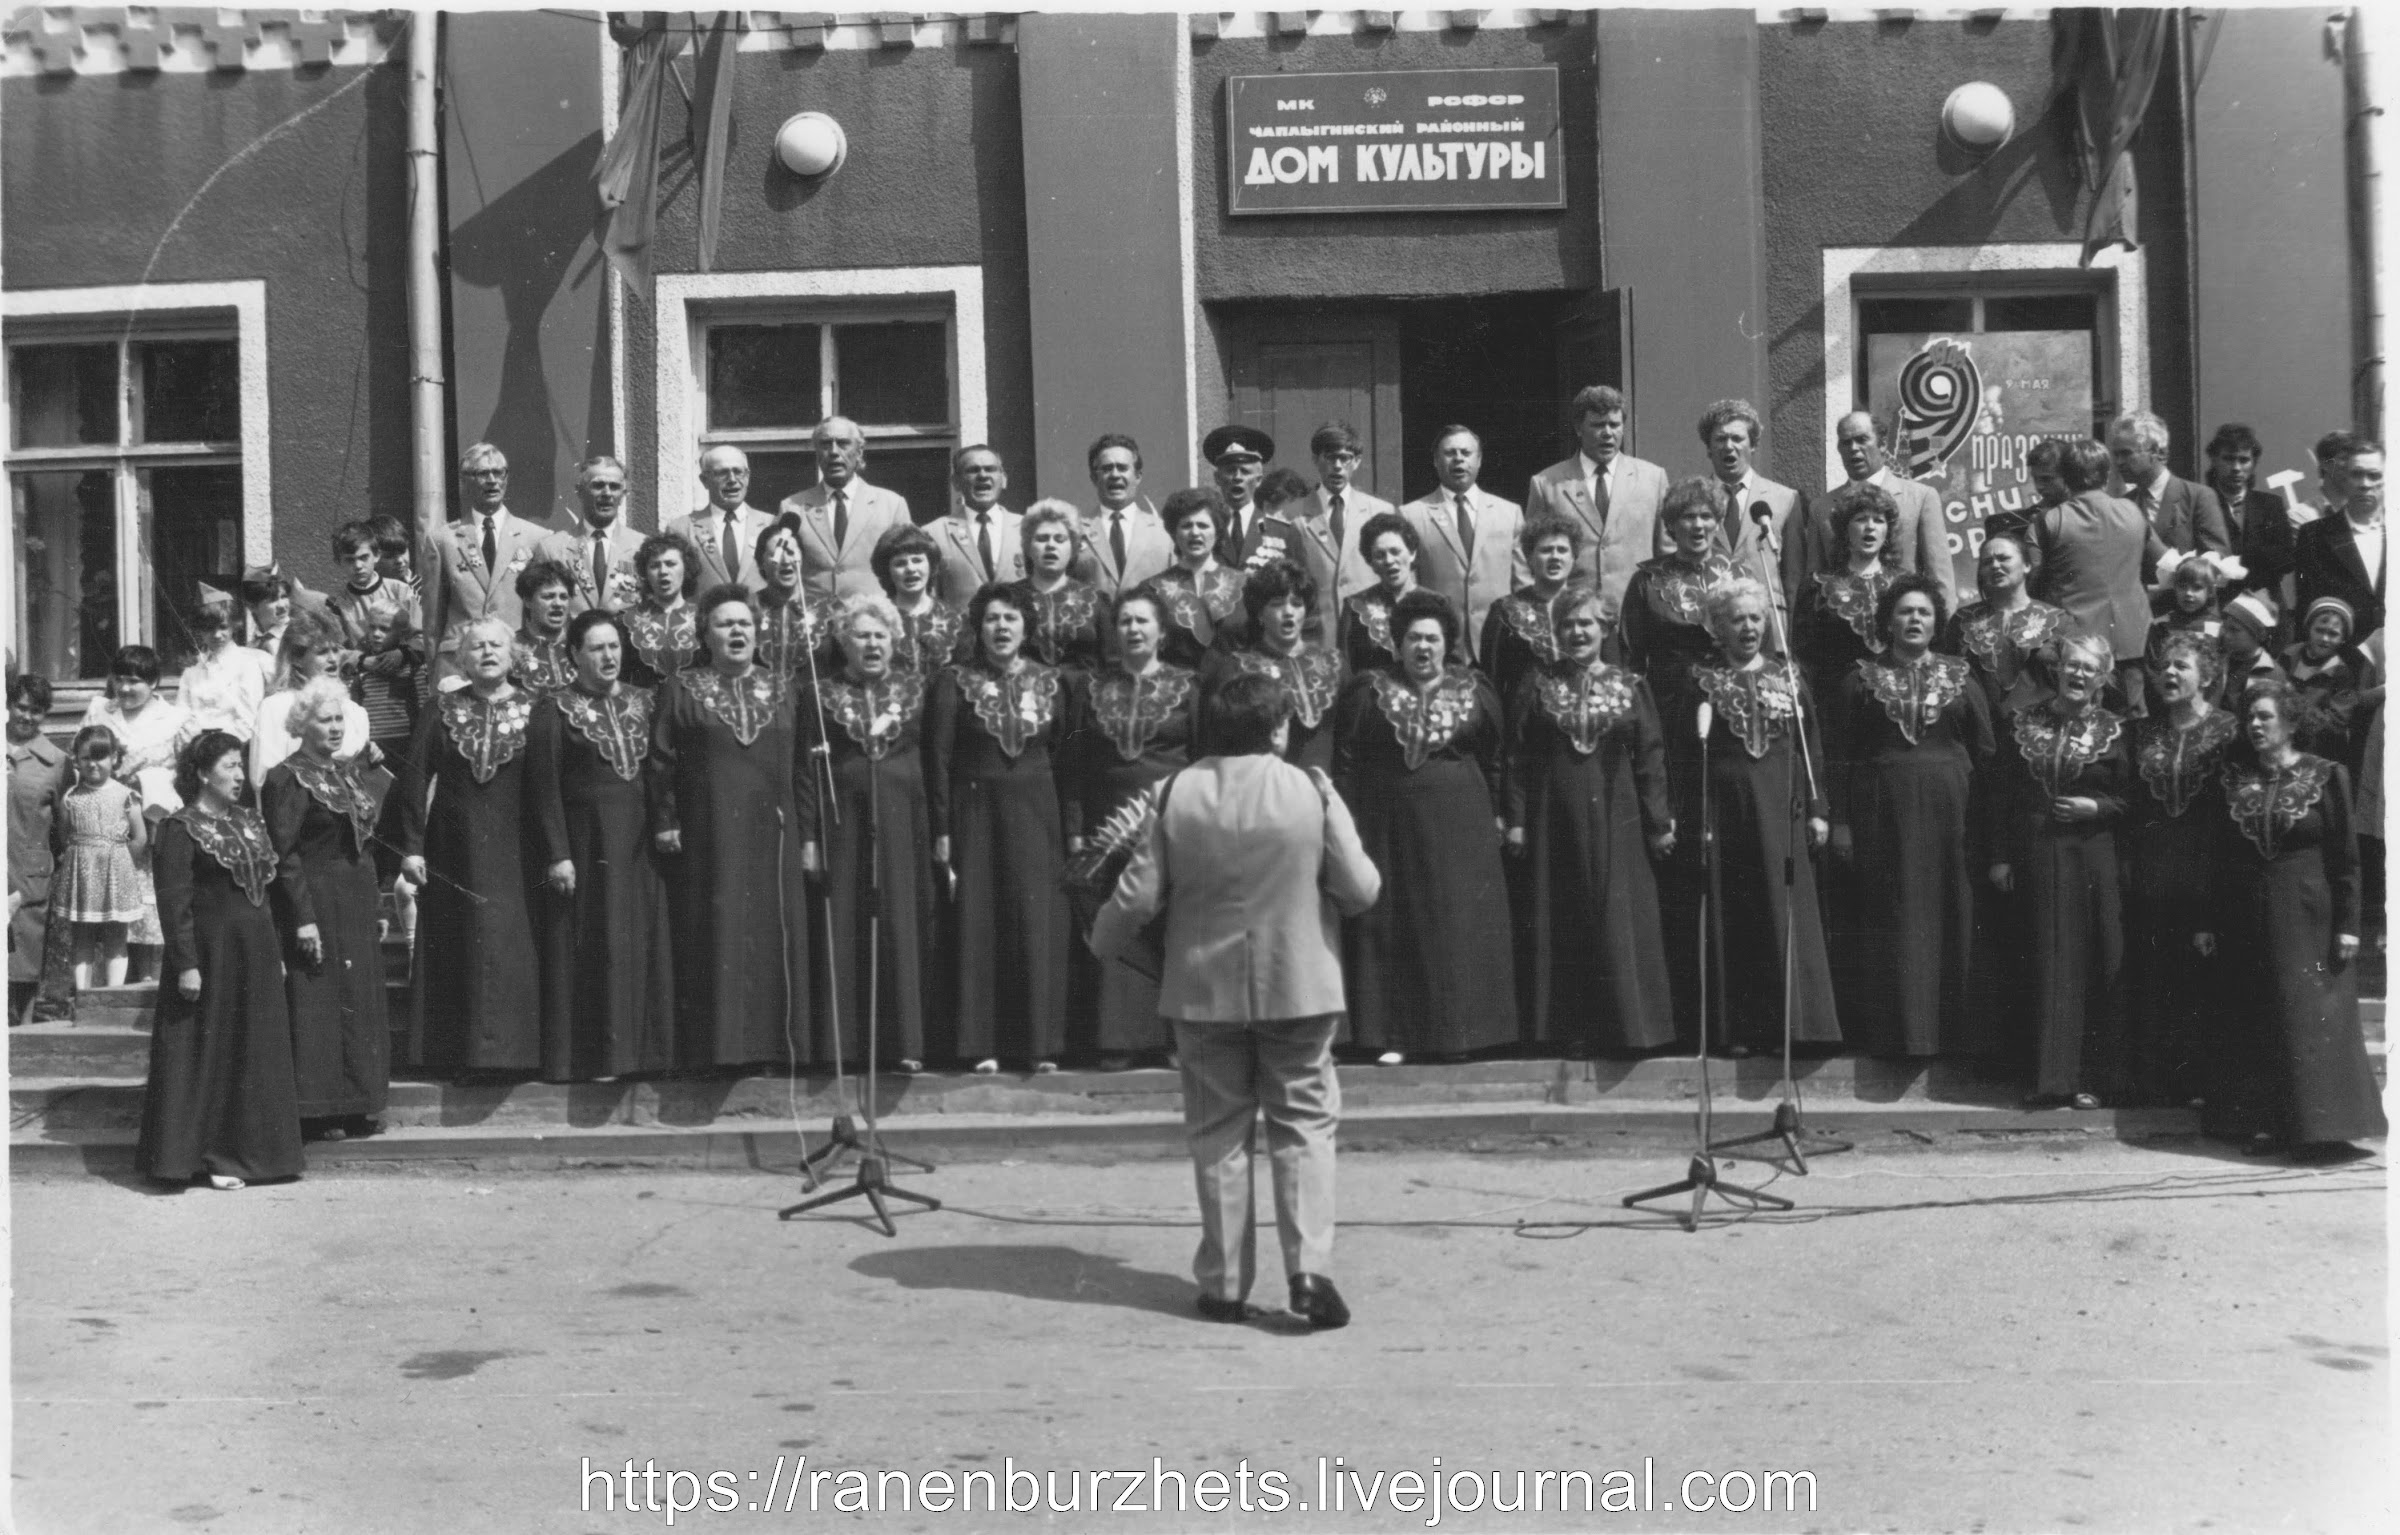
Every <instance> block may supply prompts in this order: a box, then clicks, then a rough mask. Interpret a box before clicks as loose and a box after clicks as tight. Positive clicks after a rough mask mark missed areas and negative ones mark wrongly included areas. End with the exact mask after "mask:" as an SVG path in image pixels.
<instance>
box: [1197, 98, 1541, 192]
mask: <svg viewBox="0 0 2400 1535" xmlns="http://www.w3.org/2000/svg"><path fill="white" fill-rule="evenodd" d="M1225 135H1226V177H1225V184H1226V187H1227V188H1228V190H1229V191H1230V193H1231V210H1232V211H1233V212H1235V213H1419V212H1439V211H1444V210H1460V209H1479V208H1480V209H1497V208H1563V207H1565V206H1566V202H1567V194H1566V176H1565V174H1564V171H1565V168H1564V167H1563V166H1561V165H1560V164H1559V158H1560V156H1559V124H1558V71H1557V69H1556V68H1554V67H1550V66H1547V65H1545V66H1542V67H1540V68H1534V69H1401V70H1372V71H1361V72H1358V73H1354V74H1329V75H1235V76H1233V77H1232V78H1231V79H1229V80H1227V81H1226V82H1225Z"/></svg>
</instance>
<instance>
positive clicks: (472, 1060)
mask: <svg viewBox="0 0 2400 1535" xmlns="http://www.w3.org/2000/svg"><path fill="white" fill-rule="evenodd" d="M505 634H506V630H505V627H504V626H503V625H501V624H499V623H498V622H497V621H496V620H488V619H487V620H478V621H477V622H476V623H474V624H470V625H469V626H468V627H467V629H466V631H465V632H464V633H463V634H462V635H461V636H460V637H459V646H458V663H459V667H460V669H461V670H462V671H463V672H464V673H465V674H466V678H467V685H466V686H465V687H463V688H459V689H457V690H455V691H453V692H448V693H437V694H435V695H434V697H433V700H432V703H431V706H430V707H428V708H427V709H426V710H425V715H424V718H423V719H422V720H420V721H419V722H418V724H417V736H416V740H415V742H414V744H413V745H412V746H411V748H410V751H409V754H408V761H407V763H406V764H405V765H404V766H403V768H402V769H401V774H400V790H399V792H400V793H401V794H402V795H403V796H404V798H403V799H402V801H401V805H400V850H401V852H402V853H403V854H404V855H406V856H404V857H403V858H402V859H401V864H400V872H401V874H402V876H403V877H404V878H406V879H409V880H412V881H414V882H415V883H416V885H417V887H418V888H419V889H420V890H422V891H423V892H424V894H423V896H421V897H420V900H421V902H422V904H421V905H420V906H419V908H418V913H417V965H416V974H417V977H418V979H417V985H416V987H415V1002H416V1018H415V1021H414V1026H413V1028H412V1030H411V1034H412V1036H413V1038H412V1043H413V1045H414V1054H415V1056H416V1059H417V1061H418V1063H419V1064H420V1065H422V1066H424V1067H425V1068H426V1069H427V1070H428V1071H431V1072H434V1073H436V1074H438V1075H444V1076H448V1075H455V1074H459V1073H464V1072H532V1071H536V1070H539V1069H540V1067H541V1065H542V967H541V964H540V956H541V951H540V950H539V949H538V948H537V947H536V946H535V944H534V940H533V914H532V899H531V898H532V895H533V891H532V870H531V863H532V859H531V857H530V855H529V849H528V846H527V844H528V843H529V842H530V841H531V840H532V832H533V825H532V821H533V806H534V801H533V795H532V792H531V791H530V789H528V787H527V785H526V765H525V734H526V727H527V726H528V725H529V724H531V723H532V720H533V705H534V696H533V694H531V693H530V692H528V691H526V690H525V689H523V688H521V687H518V686H516V685H515V684H513V683H511V682H510V681H509V676H510V658H509V649H508V645H507V643H506V641H505V639H504V636H505ZM429 795H430V797H431V800H432V805H431V808H430V810H429V809H428V808H427V798H428V796H429Z"/></svg>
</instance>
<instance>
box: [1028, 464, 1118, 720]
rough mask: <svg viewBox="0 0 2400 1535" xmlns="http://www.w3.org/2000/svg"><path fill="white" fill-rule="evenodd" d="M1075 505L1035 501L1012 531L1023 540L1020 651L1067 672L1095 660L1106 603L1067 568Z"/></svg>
mask: <svg viewBox="0 0 2400 1535" xmlns="http://www.w3.org/2000/svg"><path fill="white" fill-rule="evenodd" d="M1075 529H1076V519H1075V508H1074V507H1072V506H1070V505H1068V504H1067V503H1066V502H1064V501H1036V502H1035V503H1034V504H1033V505H1031V506H1029V507H1027V508H1026V509H1025V520H1024V521H1023V522H1021V523H1019V524H1017V536H1018V538H1019V539H1020V540H1021V541H1022V542H1023V544H1024V546H1025V622H1026V635H1025V654H1026V655H1028V656H1030V657H1031V658H1033V659H1034V660H1036V661H1039V662H1041V663H1042V664H1043V665H1044V666H1047V667H1051V668H1053V669H1055V670H1058V671H1062V672H1065V673H1067V674H1068V675H1069V676H1070V677H1088V676H1090V675H1091V674H1092V673H1093V672H1094V671H1096V670H1098V669H1099V666H1100V652H1101V650H1102V648H1103V647H1102V645H1101V635H1102V633H1103V632H1104V631H1105V630H1106V629H1107V628H1108V604H1107V602H1105V601H1104V600H1103V599H1102V598H1101V596H1100V593H1099V592H1098V590H1096V589H1095V588H1094V587H1092V586H1091V585H1090V584H1089V583H1088V582H1083V581H1078V580H1076V579H1075V578H1074V577H1073V576H1070V575H1068V574H1067V568H1068V566H1069V565H1070V564H1072V563H1073V561H1074V559H1075Z"/></svg>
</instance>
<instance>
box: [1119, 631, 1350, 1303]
mask: <svg viewBox="0 0 2400 1535" xmlns="http://www.w3.org/2000/svg"><path fill="white" fill-rule="evenodd" d="M1291 713H1292V698H1291V694H1290V692H1289V691H1288V690H1287V689H1286V688H1285V687H1284V685H1283V684H1282V682H1280V681H1278V680H1277V679H1275V678H1273V677H1264V676H1258V675H1254V674H1250V673H1241V674H1237V675H1235V676H1232V677H1229V678H1227V679H1226V680H1225V681H1224V682H1223V683H1221V684H1219V685H1218V686H1217V687H1216V688H1214V689H1213V690H1211V692H1210V693H1209V694H1208V696H1207V697H1206V699H1205V700H1204V702H1203V721H1204V727H1205V733H1206V735H1207V737H1208V739H1210V740H1211V741H1213V742H1214V743H1215V746H1216V748H1217V752H1218V755H1214V756H1208V757H1203V758H1201V759H1200V760H1199V761H1197V762H1195V763H1193V764H1192V765H1191V766H1190V767H1187V768H1185V769H1183V770H1182V771H1180V772H1178V773H1177V774H1175V776H1174V777H1173V778H1171V779H1169V780H1168V781H1167V787H1166V788H1165V790H1163V791H1162V792H1163V795H1164V802H1165V808H1164V810H1163V811H1162V812H1161V813H1160V814H1159V815H1158V817H1157V818H1156V820H1155V821H1154V822H1153V824H1152V825H1151V828H1150V832H1149V835H1148V838H1147V840H1145V841H1144V842H1143V844H1142V845H1141V847H1140V848H1139V849H1138V850H1137V851H1136V852H1135V854H1134V858H1133V862H1132V863H1131V864H1129V865H1128V866H1127V867H1126V870H1125V873H1124V875H1123V876H1122V877H1121V878H1120V879H1119V880H1118V881H1117V889H1116V893H1115V894H1114V895H1112V896H1111V897H1110V898H1109V900H1108V904H1107V905H1105V906H1103V907H1102V908H1101V910H1100V915H1099V918H1098V919H1097V920H1096V921H1095V922H1094V923H1093V926H1092V940H1091V942H1092V950H1093V952H1094V953H1096V954H1098V955H1099V956H1100V957H1101V958H1102V959H1113V958H1115V957H1117V956H1118V955H1120V954H1123V953H1125V952H1126V951H1127V950H1129V949H1130V948H1131V947H1132V946H1133V944H1134V942H1135V940H1136V938H1137V936H1138V935H1139V934H1140V933H1141V932H1142V930H1143V928H1144V927H1145V926H1146V925H1147V924H1148V923H1149V922H1150V921H1151V920H1152V919H1153V918H1154V917H1156V916H1157V915H1158V914H1159V913H1160V912H1162V911H1163V912H1165V913H1166V954H1165V964H1164V968H1163V970H1162V973H1161V975H1160V978H1159V1004H1158V1005H1159V1012H1160V1013H1161V1015H1162V1016H1164V1017H1165V1018H1166V1019H1167V1020H1168V1021H1169V1022H1170V1023H1172V1024H1173V1025H1174V1028H1175V1049H1176V1055H1177V1059H1178V1061H1179V1062H1180V1064H1181V1070H1182V1074H1183V1123H1184V1132H1185V1136H1186V1139H1187V1140H1188V1142H1189V1144H1190V1147H1191V1153H1192V1162H1193V1165H1194V1170H1195V1172H1196V1173H1197V1175H1198V1183H1199V1190H1200V1248H1199V1251H1198V1252H1197V1253H1196V1254H1195V1255H1194V1257H1193V1259H1192V1274H1193V1277H1194V1278H1196V1279H1197V1280H1198V1281H1199V1283H1200V1303H1199V1309H1200V1314H1201V1315H1202V1316H1205V1317H1208V1318H1210V1319H1211V1320H1214V1321H1222V1322H1237V1321H1240V1320H1242V1319H1243V1318H1244V1317H1246V1316H1248V1315H1249V1314H1250V1312H1249V1306H1248V1304H1247V1299H1248V1296H1249V1293H1250V1286H1251V1282H1252V1280H1253V1278H1254V1277H1255V1274H1256V1266H1257V1259H1256V1236H1255V1234H1254V1233H1255V1225H1254V1222H1253V1219H1252V1192H1251V1173H1252V1168H1251V1161H1252V1158H1251V1151H1250V1143H1251V1126H1252V1124H1253V1122H1254V1121H1255V1120H1256V1118H1257V1117H1258V1115H1259V1114H1260V1113H1261V1112H1262V1111H1263V1112H1264V1113H1265V1115H1266V1120H1267V1148H1268V1156H1269V1158H1270V1160H1271V1161H1272V1162H1273V1164H1274V1185H1275V1228H1276V1234H1277V1235H1278V1237H1279V1238H1280V1239H1281V1241H1282V1246H1283V1267H1284V1272H1285V1274H1286V1275H1287V1276H1288V1277H1289V1279H1290V1283H1291V1303H1292V1310H1293V1311H1294V1312H1295V1313H1296V1314H1297V1315H1298V1316H1299V1317H1300V1318H1301V1319H1302V1320H1303V1321H1305V1322H1307V1323H1308V1324H1309V1325H1310V1326H1311V1327H1316V1328H1333V1327H1340V1326H1342V1325H1343V1324H1344V1323H1346V1322H1348V1321H1349V1320H1350V1310H1349V1307H1347V1306H1346V1305H1344V1304H1343V1301H1342V1297H1341V1292H1340V1291H1338V1290H1336V1289H1335V1288H1334V1285H1333V1281H1332V1279H1331V1278H1329V1277H1328V1276H1327V1274H1326V1270H1327V1269H1328V1268H1329V1267H1330V1266H1331V1261H1332V1256H1333V1225H1334V1131H1335V1128H1336V1126H1337V1125H1338V1123H1339V1121H1340V1116H1341V1085H1340V1082H1339V1080H1338V1079H1337V1078H1336V1077H1335V1075H1334V1067H1333V1039H1334V1034H1335V1031H1336V1029H1337V1028H1338V1027H1339V1025H1340V1023H1341V1019H1342V1014H1343V1013H1344V1012H1345V1011H1346V1010H1347V1008H1348V1005H1349V1004H1348V999H1347V997H1346V995H1345V993H1344V992H1343V990H1342V966H1341V919H1342V918H1343V917H1344V916H1355V915H1357V914H1358V913H1360V912H1363V911H1365V910H1366V909H1367V908H1368V907H1370V906H1372V905H1374V904H1375V899H1376V897H1377V896H1378V895H1379V894H1380V893H1381V892H1382V887H1383V880H1382V876H1381V875H1380V874H1378V873H1377V872H1376V869H1375V865H1374V864H1373V862H1371V861H1370V860H1369V859H1368V857H1367V855H1366V850H1365V848H1364V847H1363V846H1362V845H1361V844H1360V842H1359V839H1358V828H1357V826H1356V825H1355V824H1354V823H1353V822H1352V820H1351V817H1350V811H1349V807H1348V806H1346V805H1344V804H1343V803H1342V797H1341V795H1339V794H1338V793H1336V792H1335V791H1334V788H1333V785H1332V783H1331V782H1330V781H1329V780H1328V779H1327V778H1326V777H1325V775H1324V774H1323V773H1321V772H1317V771H1314V770H1310V769H1303V768H1298V767H1294V766H1293V765H1292V764H1290V763H1288V762H1285V761H1284V760H1282V758H1281V756H1280V755H1279V754H1280V752H1281V751H1282V749H1283V746H1284V743H1285V741H1286V740H1287V739H1288V738H1289V735H1290V731H1291Z"/></svg>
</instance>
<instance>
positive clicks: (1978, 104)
mask: <svg viewBox="0 0 2400 1535" xmlns="http://www.w3.org/2000/svg"><path fill="white" fill-rule="evenodd" d="M2016 130H2017V109H2016V108H2015V107H2014V106H2012V105H2010V104H2009V99H2008V92H2006V91H2004V90H2002V89H2000V87H1998V86H1996V85H1993V84H1991V83H1990V82H1988V81H1984V80H1974V81H1970V82H1968V83H1967V84H1965V85H1962V86H1960V87H1959V88H1958V89H1957V90H1954V91H1952V92H1951V93H1950V99H1949V100H1947V101H1945V102H1943V103H1942V131H1943V132H1944V133H1946V134H1948V135H1949V136H1950V141H1951V142H1952V143H1954V144H1956V145H1957V146H1958V147H1959V148H1961V149H1963V150H1965V151H1966V152H1967V153H1969V154H1972V155H1988V154H1990V153H1991V152H1992V151H1993V150H1995V149H1998V148H1999V147H2000V146H2001V145H2003V144H2005V143H2007V142H2008V136H2009V135H2010V134H2012V133H2014V132H2016Z"/></svg>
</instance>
